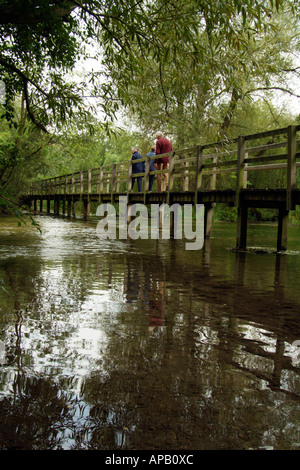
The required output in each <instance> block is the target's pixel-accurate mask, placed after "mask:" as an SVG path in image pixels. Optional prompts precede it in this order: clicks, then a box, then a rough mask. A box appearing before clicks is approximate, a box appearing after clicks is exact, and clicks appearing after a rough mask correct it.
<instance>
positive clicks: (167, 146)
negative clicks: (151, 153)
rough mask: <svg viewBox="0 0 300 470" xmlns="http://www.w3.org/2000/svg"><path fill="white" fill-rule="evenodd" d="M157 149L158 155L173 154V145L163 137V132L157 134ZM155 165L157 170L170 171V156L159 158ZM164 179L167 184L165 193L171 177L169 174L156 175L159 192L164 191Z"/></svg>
mask: <svg viewBox="0 0 300 470" xmlns="http://www.w3.org/2000/svg"><path fill="white" fill-rule="evenodd" d="M156 139H157V142H156V148H155V154H156V155H164V154H165V153H169V152H171V151H172V150H173V149H172V143H171V141H170V140H168V139H166V138H165V137H164V135H163V133H162V132H157V133H156ZM155 165H156V169H157V170H168V169H169V156H168V155H165V156H164V157H161V158H157V159H156V160H155ZM162 178H163V179H164V183H165V188H164V189H165V191H167V190H168V184H169V181H168V179H169V175H168V172H166V173H160V174H158V175H156V180H157V190H158V191H161V190H162Z"/></svg>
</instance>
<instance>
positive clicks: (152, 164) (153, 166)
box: [146, 145, 155, 191]
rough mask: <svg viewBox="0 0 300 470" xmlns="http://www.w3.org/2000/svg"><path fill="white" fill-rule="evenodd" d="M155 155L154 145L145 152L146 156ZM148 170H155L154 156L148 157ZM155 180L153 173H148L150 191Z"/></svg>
mask: <svg viewBox="0 0 300 470" xmlns="http://www.w3.org/2000/svg"><path fill="white" fill-rule="evenodd" d="M153 155H155V145H153V146H152V147H151V151H150V152H149V153H147V155H146V157H148V158H149V157H153ZM150 171H155V163H154V158H151V159H150ZM154 180H155V175H149V191H151V189H152V186H153V183H154Z"/></svg>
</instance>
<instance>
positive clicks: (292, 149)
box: [286, 126, 297, 210]
mask: <svg viewBox="0 0 300 470" xmlns="http://www.w3.org/2000/svg"><path fill="white" fill-rule="evenodd" d="M287 133H288V155H287V157H288V160H287V199H286V208H287V210H293V209H295V204H294V203H293V200H292V190H293V189H295V188H296V176H297V166H296V153H297V131H296V126H288V128H287Z"/></svg>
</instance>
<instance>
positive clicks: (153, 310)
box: [149, 281, 165, 331]
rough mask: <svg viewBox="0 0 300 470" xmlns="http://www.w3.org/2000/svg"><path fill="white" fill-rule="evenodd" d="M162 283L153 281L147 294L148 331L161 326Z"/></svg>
mask: <svg viewBox="0 0 300 470" xmlns="http://www.w3.org/2000/svg"><path fill="white" fill-rule="evenodd" d="M164 297H165V295H164V283H163V282H162V281H154V282H153V286H152V291H151V293H150V294H149V331H152V330H154V328H156V327H157V326H163V318H162V316H163V302H164Z"/></svg>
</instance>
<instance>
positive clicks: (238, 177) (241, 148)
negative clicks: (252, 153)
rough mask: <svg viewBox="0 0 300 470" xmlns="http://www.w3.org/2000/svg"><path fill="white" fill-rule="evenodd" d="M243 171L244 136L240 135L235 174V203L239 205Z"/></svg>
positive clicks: (243, 178)
mask: <svg viewBox="0 0 300 470" xmlns="http://www.w3.org/2000/svg"><path fill="white" fill-rule="evenodd" d="M244 171H245V137H244V136H243V135H240V136H239V138H238V160H237V175H236V180H237V182H236V205H237V206H238V205H239V198H240V190H241V189H243V187H244V181H245V176H244Z"/></svg>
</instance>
